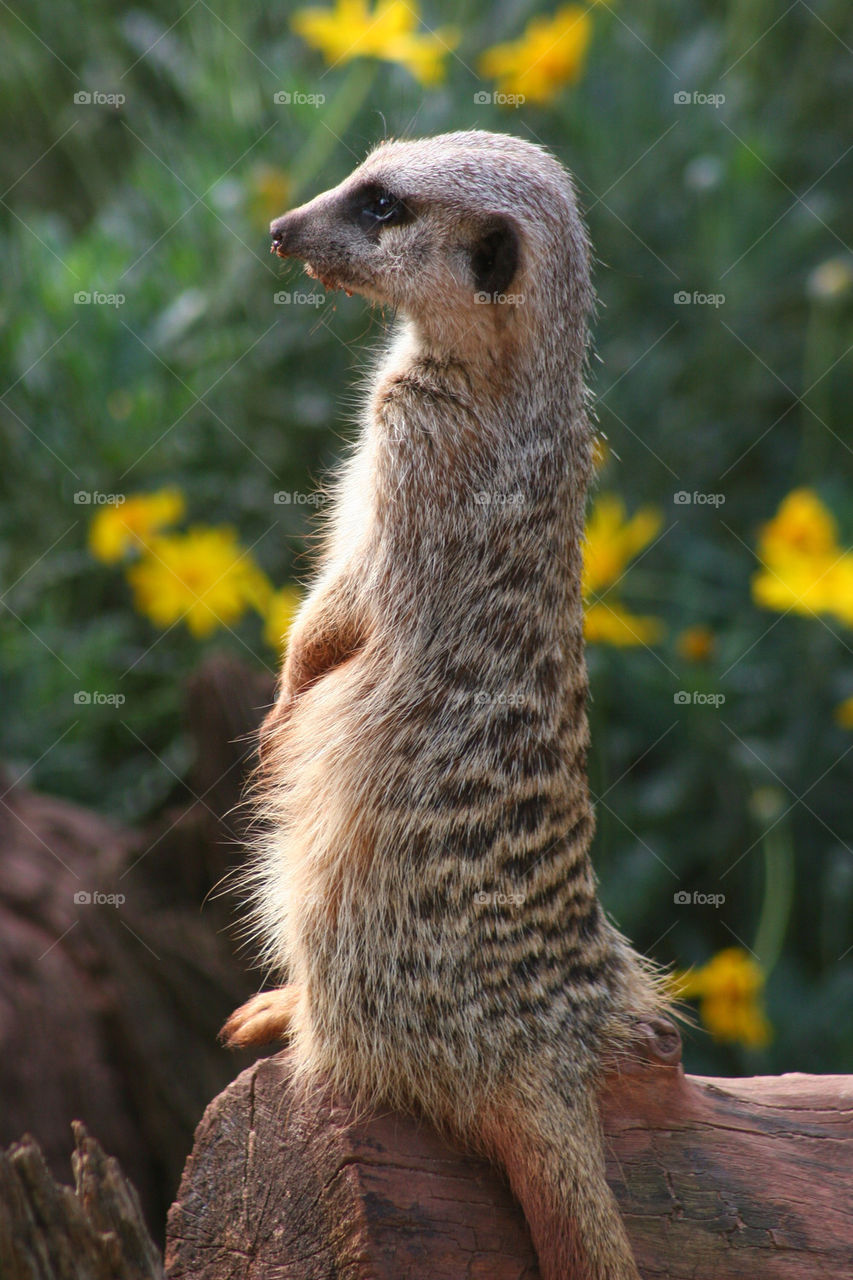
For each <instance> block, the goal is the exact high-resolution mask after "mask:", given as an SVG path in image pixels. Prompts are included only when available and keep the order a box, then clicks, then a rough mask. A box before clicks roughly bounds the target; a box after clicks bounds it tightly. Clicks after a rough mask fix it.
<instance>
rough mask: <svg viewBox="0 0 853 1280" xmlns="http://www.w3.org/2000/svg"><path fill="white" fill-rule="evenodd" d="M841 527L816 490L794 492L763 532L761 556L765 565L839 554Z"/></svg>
mask: <svg viewBox="0 0 853 1280" xmlns="http://www.w3.org/2000/svg"><path fill="white" fill-rule="evenodd" d="M837 547H838V526H837V525H836V523H835V519H834V518H833V515H832V512H831V511H828V510H827V508H826V507H825V506H824V505H823V503H822V502H821V500H820V498H819V497H818V496H817V494H816V493H815V491H814V490H813V489H794V490H793V492H792V493H789V494H788V496H787V498H785V499H784V500H783V502H782V503H781V504H780V506H779V510H778V511H777V512H776V515H775V516H774V517H773V519H772V520H769V521H768V522H767V524H765V525H764V527H763V528H762V530H761V535H760V537H759V542H758V554H759V555H760V556H761V559H762V560H763V561H764V562H765V564H769V563H771V562H772V561H773V560H778V559H781V558H784V557H785V556H788V555H803V556H812V557H816V556H821V555H831V556H833V558H834V557H835V556H837V555H838V550H837Z"/></svg>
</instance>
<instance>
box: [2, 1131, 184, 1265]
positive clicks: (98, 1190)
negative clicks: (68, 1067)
mask: <svg viewBox="0 0 853 1280" xmlns="http://www.w3.org/2000/svg"><path fill="white" fill-rule="evenodd" d="M74 1137H75V1141H76V1144H77V1146H76V1150H75V1152H74V1154H73V1155H72V1157H71V1163H72V1167H73V1169H74V1179H75V1186H74V1189H73V1190H72V1188H71V1187H66V1186H61V1185H59V1184H57V1183H56V1182H54V1180H53V1178H52V1177H51V1174H50V1171H49V1170H48V1167H47V1165H46V1164H45V1161H44V1157H43V1155H42V1153H41V1151H40V1150H39V1148H38V1146H37V1144H36V1143H35V1141H34V1140H33V1139H32V1138H30V1137H26V1138H23V1139H22V1141H21V1142H16V1143H14V1144H13V1145H12V1146H11V1147H10V1148H9V1150H8V1151H3V1152H0V1276H2V1277H3V1280H163V1265H162V1262H161V1259H160V1255H159V1253H158V1252H157V1249H156V1247H155V1245H154V1244H153V1242H152V1240H151V1238H150V1236H149V1235H148V1232H147V1230H146V1227H145V1223H144V1221H143V1218H142V1209H141V1206H140V1203H139V1197H138V1195H137V1194H136V1191H135V1190H134V1188H133V1186H132V1184H131V1183H130V1182H128V1180H127V1179H126V1178H125V1176H124V1174H123V1173H122V1171H121V1169H120V1167H119V1164H118V1162H117V1161H116V1160H114V1159H112V1158H110V1157H107V1156H105V1155H104V1152H103V1150H102V1149H101V1147H100V1145H99V1144H98V1143H97V1142H96V1141H95V1139H94V1138H90V1137H89V1135H88V1134H87V1132H86V1130H85V1128H84V1126H83V1125H82V1124H75V1125H74Z"/></svg>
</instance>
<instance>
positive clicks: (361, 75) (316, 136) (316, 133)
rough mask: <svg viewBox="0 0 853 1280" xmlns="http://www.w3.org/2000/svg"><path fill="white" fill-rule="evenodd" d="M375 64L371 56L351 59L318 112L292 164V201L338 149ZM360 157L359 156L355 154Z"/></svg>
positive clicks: (370, 81) (365, 93)
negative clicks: (335, 90) (330, 97)
mask: <svg viewBox="0 0 853 1280" xmlns="http://www.w3.org/2000/svg"><path fill="white" fill-rule="evenodd" d="M377 70H378V64H377V63H376V62H375V61H372V60H366V59H365V60H359V61H358V62H355V63H353V65H352V68H351V69H350V73H349V75H348V76H347V78H346V80H345V81H344V83H343V85H342V86H341V88H340V90H339V91H338V93H336V94H335V97H334V99H333V100H332V101H331V102H330V103H329V104H328V106H326V107H325V109H324V110H323V111H322V112H321V111H318V112H317V113H316V115H317V123H316V124H315V126H314V128H313V129H312V130H311V133H310V134H309V135H308V137H307V139H306V141H305V143H304V144H303V146H302V148H301V150H300V151H299V152H298V153H297V155H296V158H295V160H294V161H293V164H292V165H290V166H288V167H289V169H290V171H291V173H292V174H293V188H292V189H293V196H294V204H296V203H297V200H296V197H299V198H300V199H301V197H302V196H303V193H304V192H305V191H307V190H308V189H309V188H310V186H311V184H312V183H313V181H314V179H315V178H316V177H317V175H318V174H319V173H321V172H322V169H323V166H324V165H325V163H326V161H327V160H328V159H329V157H330V156H331V155H333V154H334V153H335V151H338V152H339V151H340V146H341V139H340V136H339V135H340V134H345V133H348V132H349V128H350V125H351V122H352V119H353V117H354V116H355V115H357V113H358V112H359V111H360V110H361V108H362V106H363V105H364V103H365V102H366V100H367V97H368V95H369V93H370V91H371V89H372V88H373V85H374V82H375V80H376V75H377ZM354 159H355V160H356V161H361V160H362V159H363V157H362V156H354Z"/></svg>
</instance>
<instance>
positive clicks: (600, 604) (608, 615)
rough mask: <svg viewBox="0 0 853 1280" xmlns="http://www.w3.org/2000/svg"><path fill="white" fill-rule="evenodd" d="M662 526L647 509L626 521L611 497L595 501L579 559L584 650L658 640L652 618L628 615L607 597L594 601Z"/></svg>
mask: <svg viewBox="0 0 853 1280" xmlns="http://www.w3.org/2000/svg"><path fill="white" fill-rule="evenodd" d="M662 521H663V517H662V516H661V514H660V512H658V511H655V510H654V509H653V508H652V507H643V508H642V509H641V510H640V511H637V512H636V514H635V515H633V516H632V517H631V519H630V520H628V519H627V517H626V512H625V504H624V502H623V501H622V499H621V498H618V497H617V496H616V495H615V494H612V493H603V494H601V496H600V497H599V498H598V499H597V501H596V503H595V506H594V507H593V509H592V511H591V512H590V514H589V517H588V518H587V522H586V532H585V538H584V556H583V594H584V598H585V599H586V600H587V601H588V603H587V607H586V614H585V617H584V633H585V635H586V638H587V640H588V641H589V643H590V644H615V645H629V644H655V643H656V642H657V641H658V640H659V639H660V638H661V636H662V635H663V624H662V623H661V622H660V621H659V620H658V619H657V618H646V617H638V616H637V615H635V614H632V613H629V612H628V610H627V609H626V608H625V607H624V606H623V605H622V604H620V603H619V601H618V600H617V599H616V598H615V597H611V596H610V594H609V593H608V598H607V599H606V600H596V599H595V596H597V595H598V594H599V593H600V592H602V591H604V589H605V588H607V587H612V586H613V584H614V583H615V582H617V581H618V579H619V578H621V577H622V575H623V574H624V572H625V570H626V568H627V567H628V565H629V563H630V562H631V561H632V560H633V559H634V557H635V556H636V555H637V554H638V552H640V551H642V549H643V548H644V547H646V546H648V544H649V543H650V542H651V541H652V539H653V538H654V537H655V535H656V534H657V531H658V529H659V528H660V526H661V523H662Z"/></svg>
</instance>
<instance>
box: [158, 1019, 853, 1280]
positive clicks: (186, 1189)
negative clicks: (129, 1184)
mask: <svg viewBox="0 0 853 1280" xmlns="http://www.w3.org/2000/svg"><path fill="white" fill-rule="evenodd" d="M670 1026H671V1024H670ZM647 1054H648V1056H647V1058H646V1060H645V1061H640V1062H637V1063H634V1064H631V1065H630V1066H626V1068H625V1069H624V1070H623V1071H621V1072H620V1074H619V1075H618V1076H613V1077H611V1078H609V1079H608V1081H607V1083H606V1087H605V1089H604V1090H603V1093H602V1098H601V1103H602V1112H603V1117H604V1124H605V1130H606V1135H607V1143H608V1171H609V1176H610V1180H611V1185H612V1186H613V1189H614V1191H615V1193H616V1196H617V1197H618V1200H619V1204H620V1206H621V1209H622V1212H623V1214H624V1216H625V1222H626V1225H627V1229H628V1234H629V1236H630V1238H631V1241H632V1244H633V1246H634V1249H635V1252H636V1256H637V1260H638V1263H639V1266H640V1270H641V1272H642V1274H643V1276H644V1277H645V1278H646V1280H652V1278H653V1277H660V1278H661V1280H663V1278H664V1277H665V1278H666V1280H710V1278H711V1277H718V1278H719V1280H741V1278H743V1280H806V1278H808V1280H815V1278H826V1280H829V1278H830V1277H831V1278H832V1280H850V1277H851V1276H853V1076H804V1075H787V1076H780V1077H756V1078H754V1079H744V1080H729V1079H716V1080H712V1079H704V1078H701V1077H696V1076H685V1075H684V1073H683V1071H682V1069H681V1066H680V1062H679V1061H678V1059H679V1056H680V1046H679V1045H678V1043H677V1037H676V1039H675V1041H674V1040H673V1038H672V1035H671V1032H669V1033H668V1032H667V1031H666V1030H665V1028H658V1029H657V1034H655V1031H650V1035H649V1044H648V1048H647ZM166 1273H167V1276H168V1277H169V1280H190V1278H192V1280H226V1277H227V1280H250V1277H251V1280H333V1277H334V1280H463V1278H464V1280H536V1278H537V1277H538V1275H539V1272H538V1269H537V1266H536V1259H535V1255H534V1253H533V1250H532V1247H531V1244H530V1240H529V1236H528V1234H527V1229H526V1226H525V1223H524V1219H523V1217H522V1215H521V1212H520V1210H519V1208H518V1206H517V1205H516V1204H515V1203H514V1201H513V1199H512V1197H511V1195H510V1193H509V1190H508V1189H507V1186H506V1184H505V1183H504V1181H503V1180H502V1178H501V1176H500V1175H499V1174H498V1173H496V1172H495V1171H494V1170H493V1169H491V1168H490V1167H489V1165H487V1164H486V1163H485V1162H484V1161H482V1160H479V1159H475V1158H473V1157H471V1156H468V1155H464V1154H461V1153H460V1152H459V1151H456V1150H453V1149H452V1148H450V1147H449V1146H447V1145H446V1144H445V1143H444V1142H443V1141H442V1140H441V1139H440V1138H439V1137H438V1136H436V1134H434V1133H433V1132H432V1131H431V1130H429V1129H428V1128H426V1127H424V1126H421V1125H419V1124H418V1123H417V1122H416V1121H415V1120H413V1119H411V1118H409V1117H407V1116H404V1115H398V1114H387V1115H383V1116H379V1117H376V1118H367V1119H365V1120H363V1121H359V1122H354V1121H353V1119H352V1118H351V1115H350V1111H349V1108H348V1106H347V1102H346V1100H345V1099H333V1098H330V1097H328V1096H323V1095H313V1096H311V1097H309V1098H307V1099H300V1098H298V1097H297V1096H296V1094H295V1092H294V1090H293V1089H292V1088H291V1083H290V1073H289V1068H288V1058H287V1054H279V1055H278V1056H276V1057H273V1058H267V1059H264V1060H263V1061H261V1062H258V1063H256V1064H255V1065H254V1066H252V1067H250V1068H249V1069H248V1070H247V1071H244V1072H243V1074H242V1075H241V1076H240V1077H239V1078H238V1079H237V1080H235V1081H234V1083H233V1084H232V1085H231V1086H230V1087H229V1088H228V1089H227V1090H226V1091H225V1092H224V1093H222V1094H221V1095H220V1096H219V1097H218V1098H216V1099H215V1100H214V1101H213V1102H212V1103H211V1105H210V1106H209V1107H208V1109H207V1112H206V1113H205V1116H204V1118H203V1120H202V1122H201V1124H200V1125H199V1128H198V1130H197V1133H196V1141H195V1148H194V1151H193V1154H192V1156H191V1157H190V1160H189V1162H188V1164H187V1167H186V1169H185V1171H184V1177H183V1181H182V1183H181V1189H180V1192H179V1196H178V1200H177V1202H176V1203H175V1204H174V1205H173V1207H172V1210H171V1212H170V1214H169V1223H168V1229H167V1249H166ZM566 1280H571V1278H570V1277H567V1278H566Z"/></svg>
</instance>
